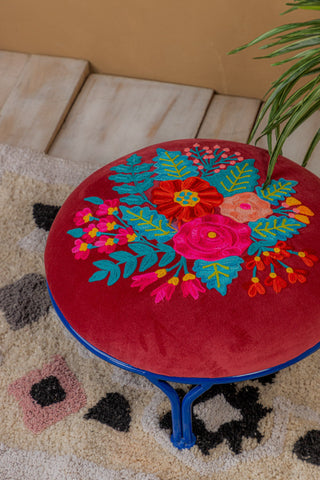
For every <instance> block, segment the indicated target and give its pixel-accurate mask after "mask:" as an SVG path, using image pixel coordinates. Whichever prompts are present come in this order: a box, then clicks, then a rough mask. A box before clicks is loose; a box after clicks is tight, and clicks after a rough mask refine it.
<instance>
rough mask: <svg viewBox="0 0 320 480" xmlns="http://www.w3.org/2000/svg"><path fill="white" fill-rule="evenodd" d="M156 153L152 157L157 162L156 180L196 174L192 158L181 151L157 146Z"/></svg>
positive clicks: (181, 178)
mask: <svg viewBox="0 0 320 480" xmlns="http://www.w3.org/2000/svg"><path fill="white" fill-rule="evenodd" d="M157 154H158V156H157V157H155V158H154V159H153V160H154V161H155V162H156V164H157V168H156V172H157V176H156V180H175V179H179V180H184V179H186V178H187V177H196V176H197V175H198V169H197V167H196V166H195V165H194V164H193V162H192V160H190V159H189V157H187V156H186V155H182V153H181V152H179V151H177V152H170V151H168V150H165V149H163V148H158V149H157Z"/></svg>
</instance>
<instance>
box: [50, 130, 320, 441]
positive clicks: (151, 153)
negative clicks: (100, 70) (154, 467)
mask: <svg viewBox="0 0 320 480" xmlns="http://www.w3.org/2000/svg"><path fill="white" fill-rule="evenodd" d="M267 166H268V153H267V152H266V151H265V150H262V149H260V148H256V147H253V146H248V145H243V144H239V143H233V142H227V141H218V140H199V139H197V140H194V139H191V140H177V141H171V142H167V143H163V144H159V145H154V146H151V147H147V148H144V149H142V150H139V151H138V152H135V153H131V154H128V155H126V156H124V157H122V158H120V159H119V160H117V161H115V162H113V163H111V164H109V165H107V166H105V167H103V168H101V169H100V170H98V171H97V172H95V173H94V174H92V175H91V176H90V177H89V178H87V179H86V180H85V181H84V182H83V183H82V184H81V185H80V186H79V187H78V188H76V189H75V191H74V192H73V193H72V194H71V195H70V197H69V198H68V199H67V201H66V202H65V203H64V205H63V206H62V208H61V209H60V211H59V213H58V215H57V217H56V220H55V222H54V224H53V226H52V228H51V231H50V234H49V238H48V243H47V247H46V252H45V265H46V273H47V281H48V286H49V291H50V294H51V298H52V301H53V304H54V306H55V308H56V310H57V312H58V314H59V316H60V318H61V320H62V322H63V323H64V324H65V325H66V326H67V328H68V329H69V330H70V331H71V332H72V333H73V334H74V335H75V337H76V338H77V339H78V340H79V341H80V342H82V343H83V344H84V345H86V346H87V348H89V349H90V350H91V351H92V352H94V353H95V354H97V355H98V356H100V357H101V358H103V359H105V360H107V361H109V362H112V363H114V364H116V365H118V366H120V367H122V368H125V369H127V370H130V371H133V372H137V373H140V374H143V375H145V376H146V377H147V378H149V379H150V380H151V381H152V382H153V383H155V384H156V385H157V386H158V387H159V388H161V389H162V390H163V391H164V392H165V393H166V394H167V395H168V396H169V398H170V401H171V405H172V419H173V433H172V437H171V438H172V441H173V443H174V445H176V446H177V447H178V448H185V447H186V448H188V447H190V446H192V445H193V444H194V442H195V437H194V435H193V433H192V428H191V408H192V402H193V401H194V399H195V398H197V396H199V395H200V394H201V393H203V392H204V391H205V390H206V389H208V388H209V387H210V386H211V385H212V384H214V383H226V382H232V381H236V380H243V379H249V378H255V377H258V376H262V375H266V374H269V373H272V372H274V371H277V370H279V369H281V368H284V367H285V366H288V365H290V364H292V363H294V362H296V361H298V360H300V359H301V358H303V357H305V356H306V355H308V354H310V353H312V352H313V351H315V350H316V349H317V348H318V347H319V346H320V343H319V342H320V300H319V293H320V266H319V265H320V264H319V262H318V258H319V253H320V214H319V205H320V180H319V179H318V178H317V177H316V176H315V175H313V174H312V173H310V172H308V171H306V170H305V169H303V168H302V167H300V166H298V165H297V164H295V163H293V162H291V161H290V160H288V159H285V158H283V157H281V158H280V159H279V162H278V163H277V166H276V168H275V171H274V175H273V179H272V181H271V183H270V184H269V185H268V186H267V187H266V188H263V183H264V180H265V177H266V171H267ZM167 380H170V381H179V382H185V383H191V384H195V385H196V386H195V387H194V388H193V389H191V390H190V391H189V392H188V393H187V395H186V396H185V397H184V399H183V400H182V401H180V399H179V397H178V395H177V393H176V391H175V390H174V388H173V387H172V386H171V385H169V384H168V383H167Z"/></svg>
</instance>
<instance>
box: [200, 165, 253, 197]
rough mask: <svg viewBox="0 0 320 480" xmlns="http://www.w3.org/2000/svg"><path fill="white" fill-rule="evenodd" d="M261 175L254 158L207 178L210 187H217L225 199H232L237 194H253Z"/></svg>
mask: <svg viewBox="0 0 320 480" xmlns="http://www.w3.org/2000/svg"><path fill="white" fill-rule="evenodd" d="M258 179H259V174H258V170H257V168H255V167H254V158H249V159H248V160H245V161H243V162H240V163H237V164H236V165H234V166H232V167H228V168H227V169H226V170H224V171H223V172H220V173H217V174H215V175H213V176H211V177H206V180H207V181H208V182H209V183H210V185H212V186H214V187H216V189H217V190H218V192H220V193H221V194H222V195H223V196H224V197H231V196H232V195H235V194H236V193H243V192H253V190H254V187H255V186H256V185H257V181H258Z"/></svg>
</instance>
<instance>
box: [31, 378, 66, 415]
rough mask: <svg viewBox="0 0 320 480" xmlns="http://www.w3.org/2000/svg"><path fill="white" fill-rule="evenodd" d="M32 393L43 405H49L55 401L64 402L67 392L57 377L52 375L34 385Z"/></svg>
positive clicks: (39, 403) (34, 398) (38, 402)
mask: <svg viewBox="0 0 320 480" xmlns="http://www.w3.org/2000/svg"><path fill="white" fill-rule="evenodd" d="M30 395H31V397H32V398H33V400H35V401H36V402H37V404H38V405H40V406H41V407H48V406H49V405H52V404H54V403H60V402H63V400H65V398H66V392H65V391H64V389H63V388H62V386H61V384H60V382H59V380H58V379H57V377H54V376H53V375H50V376H49V377H47V378H43V379H42V380H40V382H38V383H35V384H34V385H32V387H31V390H30Z"/></svg>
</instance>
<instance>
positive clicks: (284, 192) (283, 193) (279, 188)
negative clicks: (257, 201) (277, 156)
mask: <svg viewBox="0 0 320 480" xmlns="http://www.w3.org/2000/svg"><path fill="white" fill-rule="evenodd" d="M297 183H298V182H295V181H294V180H285V179H284V178H280V179H279V180H272V182H271V183H270V185H268V187H267V188H265V189H264V190H263V189H262V187H257V188H256V192H257V195H258V196H259V197H260V198H262V200H266V201H267V202H269V203H271V204H272V205H278V203H279V201H281V200H284V199H285V198H286V197H289V196H290V195H291V194H292V193H295V189H294V188H293V187H294V186H295V185H297Z"/></svg>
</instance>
